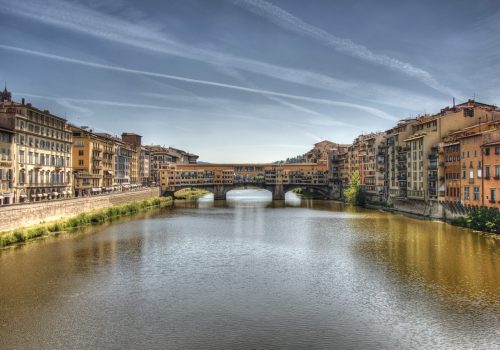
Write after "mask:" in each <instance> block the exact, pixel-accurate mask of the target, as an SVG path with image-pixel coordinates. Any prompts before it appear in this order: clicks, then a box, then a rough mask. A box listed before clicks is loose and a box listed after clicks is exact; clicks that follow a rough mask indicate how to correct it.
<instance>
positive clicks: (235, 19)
mask: <svg viewBox="0 0 500 350" xmlns="http://www.w3.org/2000/svg"><path fill="white" fill-rule="evenodd" d="M0 15H1V18H2V20H1V22H0V57H1V61H0V62H1V64H0V82H3V81H6V82H7V84H8V87H9V90H11V91H12V92H13V94H14V98H15V99H17V100H20V99H21V98H22V97H25V98H26V99H27V100H28V101H30V102H32V103H33V104H35V105H37V106H39V107H40V108H42V109H50V110H51V111H52V112H54V113H57V114H59V115H62V116H66V118H67V119H68V120H70V121H71V122H73V123H75V124H79V125H88V126H92V127H93V128H94V129H96V130H100V131H107V132H110V133H113V134H121V132H123V131H129V132H137V133H140V134H142V135H143V136H144V137H143V140H144V142H145V143H146V144H153V143H154V144H162V145H166V146H169V145H170V146H175V147H179V148H183V149H186V150H188V151H191V152H193V153H197V154H199V155H200V156H201V157H200V159H201V160H204V161H211V162H238V161H239V162H252V161H254V162H257V161H262V162H267V161H273V160H277V159H284V158H286V157H288V156H292V155H296V154H301V153H304V152H305V151H307V150H308V149H309V148H310V147H311V145H312V144H313V143H315V142H317V141H319V140H322V139H329V140H332V141H336V142H342V143H349V142H350V141H351V140H352V139H353V138H354V137H355V136H357V135H358V134H360V133H362V132H370V131H380V130H385V129H387V128H389V127H391V126H392V125H393V124H394V122H395V121H396V120H398V119H402V118H407V117H411V116H416V115H418V114H423V113H426V112H428V113H431V112H436V111H438V110H439V109H440V108H442V107H444V106H447V105H451V103H452V98H453V97H456V98H457V101H461V100H464V99H468V98H472V97H473V96H476V99H478V100H480V101H483V102H487V103H492V104H498V102H499V93H500V75H499V74H498V73H499V72H500V1H497V0H478V1H465V0H462V1H461V0H454V1H427V0H423V1H406V0H401V1H376V2H375V1H371V0H337V1H319V0H316V1H307V2H306V1H294V0H287V1H276V0H275V1H272V2H267V1H263V0H212V1H204V0H198V1H197V0H178V1H160V0H155V1H153V0H151V1H132V0H117V1H99V0H79V1H76V0H73V1H69V0H66V1H62V0H51V1H41V0H27V1H24V0H0Z"/></svg>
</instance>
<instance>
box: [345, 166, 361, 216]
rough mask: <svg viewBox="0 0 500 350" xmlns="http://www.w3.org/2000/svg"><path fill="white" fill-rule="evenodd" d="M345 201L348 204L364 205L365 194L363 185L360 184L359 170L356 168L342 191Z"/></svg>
mask: <svg viewBox="0 0 500 350" xmlns="http://www.w3.org/2000/svg"><path fill="white" fill-rule="evenodd" d="M344 197H345V201H346V203H348V204H350V205H357V206H361V207H364V206H365V205H366V194H365V190H364V188H363V186H362V185H361V178H360V177H359V172H358V171H357V170H356V171H355V172H354V173H353V174H352V178H351V182H350V184H349V186H348V187H347V188H346V189H345V191H344Z"/></svg>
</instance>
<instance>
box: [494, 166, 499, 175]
mask: <svg viewBox="0 0 500 350" xmlns="http://www.w3.org/2000/svg"><path fill="white" fill-rule="evenodd" d="M495 177H500V165H495Z"/></svg>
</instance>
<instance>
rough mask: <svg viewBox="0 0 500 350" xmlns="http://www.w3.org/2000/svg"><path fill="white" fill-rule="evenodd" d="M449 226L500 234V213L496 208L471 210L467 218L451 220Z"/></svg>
mask: <svg viewBox="0 0 500 350" xmlns="http://www.w3.org/2000/svg"><path fill="white" fill-rule="evenodd" d="M451 224H453V225H456V226H462V227H468V228H471V229H473V230H479V231H485V232H495V233H500V212H499V211H498V209H497V208H488V207H479V208H472V209H471V210H470V211H469V213H468V214H467V216H465V217H463V216H462V217H458V218H454V219H452V220H451Z"/></svg>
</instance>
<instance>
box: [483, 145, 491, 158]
mask: <svg viewBox="0 0 500 350" xmlns="http://www.w3.org/2000/svg"><path fill="white" fill-rule="evenodd" d="M484 154H485V155H487V156H489V155H490V148H489V147H486V148H485V149H484Z"/></svg>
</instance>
